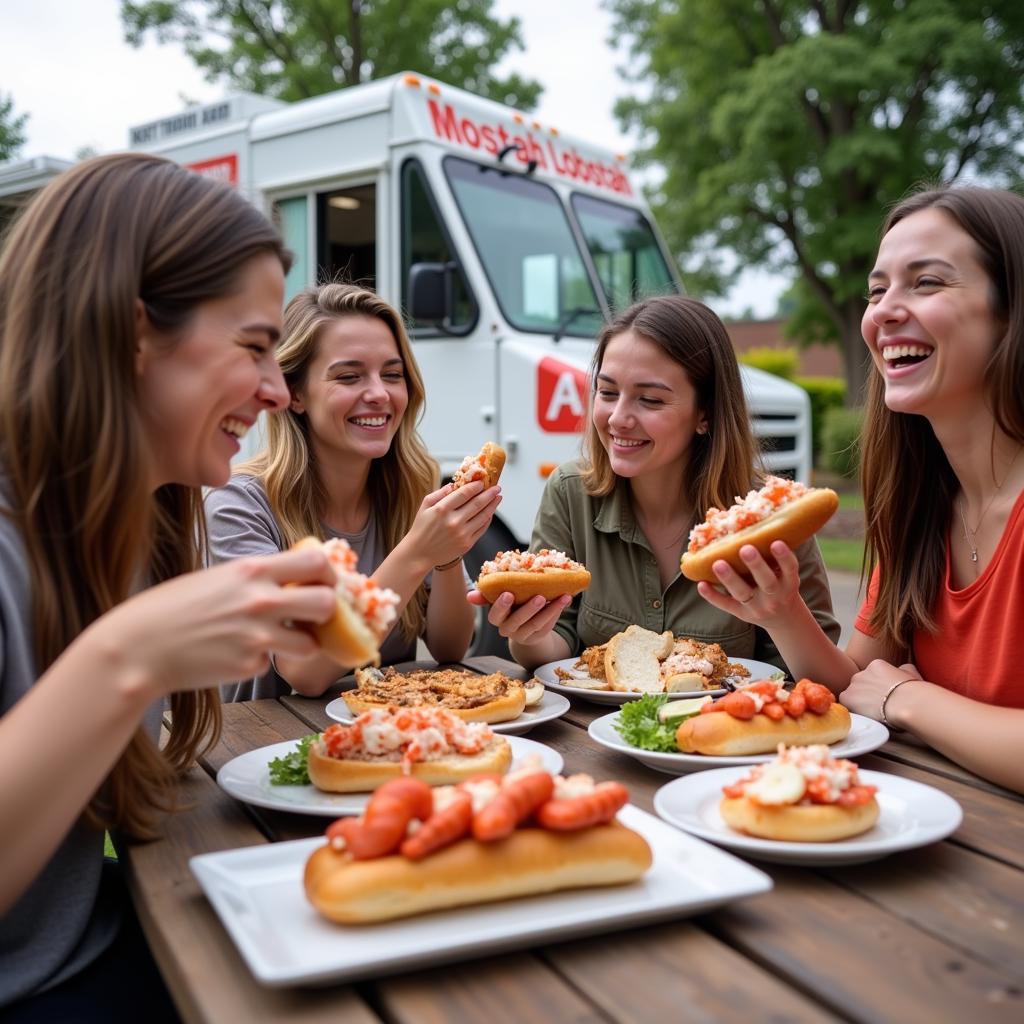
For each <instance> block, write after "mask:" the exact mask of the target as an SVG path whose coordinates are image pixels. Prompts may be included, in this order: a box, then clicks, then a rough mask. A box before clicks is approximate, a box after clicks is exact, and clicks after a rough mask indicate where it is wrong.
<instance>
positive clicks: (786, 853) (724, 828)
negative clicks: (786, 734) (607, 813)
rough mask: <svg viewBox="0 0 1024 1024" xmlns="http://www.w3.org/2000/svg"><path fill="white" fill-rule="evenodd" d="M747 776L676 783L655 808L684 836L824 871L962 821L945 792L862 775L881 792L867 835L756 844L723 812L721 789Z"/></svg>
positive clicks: (725, 774)
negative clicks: (826, 840)
mask: <svg viewBox="0 0 1024 1024" xmlns="http://www.w3.org/2000/svg"><path fill="white" fill-rule="evenodd" d="M746 773H747V769H746V768H718V769H715V770H714V771H710V772H700V773H697V774H694V775H686V776H684V777H683V778H681V779H673V780H672V781H671V782H667V783H666V784H665V785H664V786H662V787H661V789H659V790H658V791H657V793H655V794H654V809H655V811H657V813H658V814H659V815H660V816H661V817H662V818H664V819H665V821H667V822H669V823H670V824H672V825H675V826H676V827H677V828H681V829H682V830H683V831H684V832H690V833H691V834H693V835H695V836H699V837H700V838H701V839H707V840H708V841H709V842H712V843H715V844H717V845H718V846H724V847H727V848H728V849H730V850H733V851H734V852H736V853H742V854H744V855H745V856H748V857H753V858H755V859H757V860H767V861H774V862H775V863H778V864H802V865H821V866H824V865H829V864H862V863H864V862H865V861H869V860H877V859H878V858H879V857H886V856H888V855H889V854H890V853H896V852H897V851H899V850H910V849H913V848H914V847H916V846H926V845H927V844H928V843H934V842H937V841H938V840H940V839H945V838H946V836H948V835H949V834H950V833H952V832H955V831H956V829H957V828H958V827H959V826H960V822H961V821H962V820H963V811H962V810H961V809H960V805H959V804H958V803H957V802H956V801H955V800H954V799H953V798H952V797H951V796H947V795H946V794H945V793H943V792H942V791H941V790H938V789H935V788H934V787H932V786H926V785H924V783H921V782H914V781H913V780H911V779H904V778H901V777H900V776H899V775H888V774H886V773H885V772H870V771H861V772H859V773H858V774H859V775H860V780H861V782H864V783H866V784H868V785H872V786H877V787H878V793H877V794H876V796H875V799H877V800H878V806H879V815H878V821H877V823H876V824H875V826H874V828H872V829H870V830H869V831H868V832H865V833H863V834H862V835H859V836H853V837H852V838H850V839H843V840H841V841H840V842H835V843H786V842H780V841H778V840H775V839H756V838H755V837H754V836H748V835H744V833H742V832H736V831H734V830H733V829H731V828H730V827H729V826H728V825H726V823H725V822H724V821H723V820H722V816H721V814H719V812H718V805H719V803H720V802H721V800H722V787H723V786H728V785H730V784H732V783H734V782H736V781H737V780H738V779H741V778H742V777H743V776H744V775H745V774H746Z"/></svg>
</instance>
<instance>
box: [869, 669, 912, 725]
mask: <svg viewBox="0 0 1024 1024" xmlns="http://www.w3.org/2000/svg"><path fill="white" fill-rule="evenodd" d="M918 681H919V680H917V679H915V678H913V677H911V676H908V677H907V678H905V679H897V680H896V682H895V683H893V684H892V686H890V687H889V689H888V690H886V691H885V696H884V697H883V698H882V703H881V705H880V706H879V708H878V713H879V717H880V718H881V720H882V725H884V726H885V727H886V728H888V729H895V730H896V731H897V732H902V730H901V729H900V727H899V726H898V725H893V723H892V722H890V721H889V719H888V718H886V717H885V705H886V704H888V703H889V698H890V697H891V696H892V695H893V694H894V693H895V692H896V691H897V690H898V689H899V688H900V687H901V686H902V685H903V684H904V683H915V682H918Z"/></svg>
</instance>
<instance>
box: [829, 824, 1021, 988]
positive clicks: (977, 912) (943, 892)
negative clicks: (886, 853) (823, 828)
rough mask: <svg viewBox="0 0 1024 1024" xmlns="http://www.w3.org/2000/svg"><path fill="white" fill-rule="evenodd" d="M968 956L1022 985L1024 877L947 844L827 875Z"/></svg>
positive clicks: (996, 863)
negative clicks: (985, 963)
mask: <svg viewBox="0 0 1024 1024" xmlns="http://www.w3.org/2000/svg"><path fill="white" fill-rule="evenodd" d="M825 873H826V874H827V875H828V877H830V878H831V879H832V880H833V881H835V882H838V883H839V884H840V885H842V886H843V887H845V888H847V889H850V890H851V891H853V892H857V893H859V894H861V895H862V896H865V897H866V898H868V899H870V900H872V901H873V902H875V903H877V904H878V905H879V906H882V907H884V908H885V909H886V910H888V911H889V912H890V913H893V914H896V915H897V916H899V917H900V918H902V919H903V920H904V921H906V922H909V923H910V924H912V925H914V926H915V927H916V928H921V929H924V930H925V931H927V932H929V934H931V935H933V936H935V937H936V938H939V939H941V940H942V941H943V942H945V943H948V944H950V945H953V946H956V947H958V948H959V949H960V950H961V951H963V952H964V953H965V954H966V955H969V956H973V957H975V958H976V959H979V960H984V961H986V962H987V963H989V964H991V965H992V966H993V967H995V968H998V969H999V970H1001V971H1002V972H1004V973H1005V974H1007V975H1008V976H1009V977H1012V978H1016V979H1018V981H1024V959H1022V957H1021V950H1022V949H1024V872H1021V871H1019V870H1018V869H1016V868H1012V867H1009V866H1007V865H1006V864H1003V863H1001V862H999V861H996V860H992V859H991V858H990V857H984V856H982V855H980V854H977V853H973V852H971V851H970V850H966V849H964V848H963V847H960V846H957V845H955V844H953V843H933V844H932V845H931V846H926V847H924V848H923V849H920V850H909V851H907V852H906V853H902V854H899V855H898V856H894V857H889V858H887V859H886V860H885V861H881V862H876V863H873V864H862V865H858V866H855V867H844V868H836V869H832V870H829V871H827V872H825Z"/></svg>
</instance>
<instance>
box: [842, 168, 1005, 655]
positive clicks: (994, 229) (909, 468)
mask: <svg viewBox="0 0 1024 1024" xmlns="http://www.w3.org/2000/svg"><path fill="white" fill-rule="evenodd" d="M929 208H935V209H939V210H942V211H943V212H945V213H946V214H947V215H948V216H949V217H951V218H952V219H953V220H954V221H955V222H956V223H957V224H958V225H959V226H960V228H961V229H962V230H963V231H965V232H966V233H967V234H968V235H970V236H971V238H972V239H974V242H975V244H976V246H977V255H978V259H979V261H980V263H981V265H982V268H983V269H984V270H985V273H986V275H987V276H988V279H989V281H990V282H991V301H992V313H993V315H994V316H995V318H996V319H997V320H998V321H999V322H1001V323H1002V324H1003V326H1004V332H1003V335H1002V337H1001V338H1000V339H999V340H998V341H997V343H996V345H995V347H994V349H993V352H992V357H991V359H990V361H989V364H988V366H987V367H986V371H985V380H986V384H987V387H988V400H989V402H990V404H991V407H992V414H993V417H994V419H995V422H996V425H997V427H998V428H999V429H1000V430H1002V431H1003V432H1004V433H1006V434H1007V435H1008V436H1009V437H1012V438H1014V439H1015V440H1017V441H1024V401H1022V399H1021V395H1022V394H1024V197H1021V196H1019V195H1015V194H1014V193H1013V192H1004V191H1002V190H999V189H987V188H977V187H959V186H958V187H952V186H939V187H937V188H935V187H933V188H928V189H925V190H923V191H919V192H917V193H914V194H913V195H910V196H909V197H907V198H906V199H904V200H903V201H902V202H900V203H899V204H897V205H896V206H895V207H894V208H893V209H892V211H891V212H890V213H889V215H888V217H886V219H885V223H884V225H883V226H882V235H883V236H884V235H885V234H887V233H888V232H889V231H890V230H891V229H892V228H893V227H894V226H895V225H896V224H898V223H899V222H900V221H901V220H904V219H905V218H907V217H909V216H910V215H911V214H913V213H917V212H918V211H920V210H926V209H929ZM861 478H862V486H863V491H864V508H865V510H866V515H867V530H866V540H867V544H866V551H865V557H866V563H867V569H868V571H869V572H871V571H873V569H874V567H875V566H876V565H877V566H878V567H879V570H880V571H879V577H880V580H879V590H878V594H877V597H876V601H875V607H874V612H873V614H872V618H871V625H872V627H873V628H874V629H875V631H876V635H877V636H878V637H879V639H880V640H881V641H882V642H883V643H885V644H888V645H889V646H890V647H892V648H893V651H894V653H895V652H897V651H901V650H902V651H906V650H908V649H909V647H910V640H911V636H912V634H913V632H914V630H916V629H923V630H928V629H932V628H934V619H933V618H932V612H931V610H932V608H933V606H934V603H935V600H936V598H937V596H938V594H939V589H940V587H942V585H943V577H944V573H945V568H946V547H945V544H943V543H940V542H939V538H942V537H945V536H946V535H947V533H948V531H949V526H950V522H951V521H952V516H953V511H954V510H953V502H954V500H955V498H956V494H957V492H958V491H959V489H960V482H959V480H957V478H956V475H955V474H954V473H953V470H952V467H951V466H950V465H949V461H948V460H947V458H946V454H945V452H944V451H943V450H942V446H941V445H940V444H939V442H938V439H937V438H936V437H935V434H934V432H933V431H932V428H931V425H930V424H929V422H928V421H927V420H926V419H925V418H924V417H923V416H913V415H908V414H905V413H898V412H892V411H891V410H890V409H889V408H888V407H887V406H886V404H885V382H884V381H883V379H882V377H881V375H880V374H878V373H873V374H872V375H871V377H870V380H869V382H868V397H867V403H866V408H865V415H864V430H863V436H862V439H861Z"/></svg>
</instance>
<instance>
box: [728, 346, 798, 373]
mask: <svg viewBox="0 0 1024 1024" xmlns="http://www.w3.org/2000/svg"><path fill="white" fill-rule="evenodd" d="M739 361H740V362H741V363H745V364H746V365H747V366H753V367H755V368H756V369H758V370H764V371H765V373H774V374H775V376H776V377H785V378H786V380H792V379H793V378H794V377H795V376H796V371H797V367H798V366H799V365H800V353H799V352H797V350H796V349H795V348H772V347H770V346H768V345H763V346H761V347H760V348H748V349H747V350H746V352H744V353H742V354H741V355H740V357H739Z"/></svg>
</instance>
